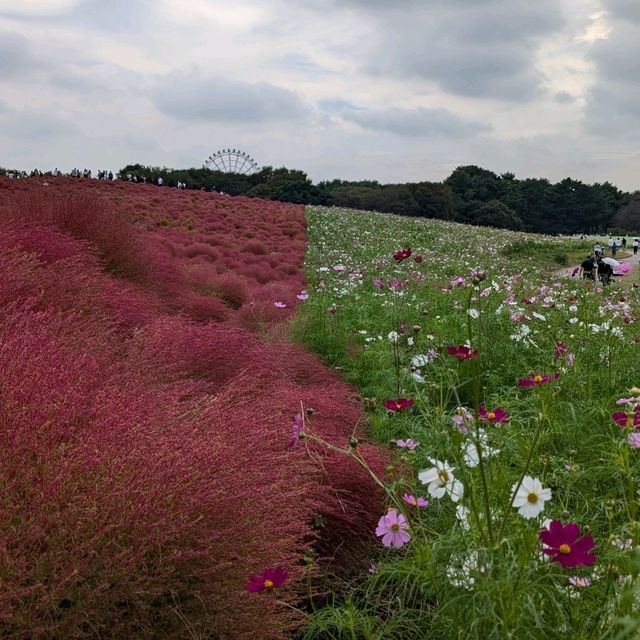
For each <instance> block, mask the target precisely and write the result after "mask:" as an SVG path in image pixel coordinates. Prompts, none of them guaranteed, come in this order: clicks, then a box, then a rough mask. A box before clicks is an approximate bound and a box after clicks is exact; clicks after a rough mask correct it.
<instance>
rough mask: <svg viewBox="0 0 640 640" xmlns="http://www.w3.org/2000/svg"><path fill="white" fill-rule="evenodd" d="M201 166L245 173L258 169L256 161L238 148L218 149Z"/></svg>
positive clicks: (225, 171) (227, 171) (254, 171)
mask: <svg viewBox="0 0 640 640" xmlns="http://www.w3.org/2000/svg"><path fill="white" fill-rule="evenodd" d="M203 166H204V168H205V169H212V170H217V171H223V172H224V173H243V174H245V175H249V174H251V173H256V172H258V171H260V167H259V166H258V163H257V162H256V161H255V160H254V159H253V158H252V157H251V156H250V155H249V154H248V153H245V152H244V151H240V149H220V151H216V152H215V153H213V154H211V155H210V156H209V157H208V158H207V160H206V162H205V163H204V165H203Z"/></svg>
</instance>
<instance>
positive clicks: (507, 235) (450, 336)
mask: <svg viewBox="0 0 640 640" xmlns="http://www.w3.org/2000/svg"><path fill="white" fill-rule="evenodd" d="M307 223H308V233H309V249H308V253H307V258H306V272H307V277H308V280H309V283H308V289H309V293H310V298H309V300H308V301H307V302H306V303H305V306H304V309H303V312H302V313H301V316H300V318H299V320H298V324H297V331H298V335H299V336H300V338H301V339H302V340H303V341H305V342H306V344H308V345H309V346H310V348H312V349H314V350H316V351H317V352H319V353H322V354H323V356H324V357H325V359H326V361H327V363H328V364H330V365H332V366H336V367H339V368H340V370H341V371H342V373H343V375H344V376H345V378H346V379H347V380H349V381H350V382H352V383H353V384H355V385H356V386H357V387H358V389H359V390H360V392H361V393H362V396H363V404H364V406H365V407H366V410H367V419H368V424H369V429H370V431H369V433H370V435H371V436H372V437H373V438H374V439H375V440H377V441H378V442H380V443H386V444H387V445H388V446H389V450H390V454H391V463H390V464H389V465H388V467H387V469H386V474H385V475H384V476H381V477H379V479H380V481H381V484H383V485H384V487H385V492H386V508H385V511H384V512H383V513H380V514H379V516H380V519H379V521H378V524H377V528H376V530H375V531H374V532H373V533H374V534H375V535H376V537H377V539H378V551H377V553H374V554H373V555H372V558H371V564H370V567H369V569H368V572H367V574H366V575H365V574H363V575H362V577H361V580H360V582H359V583H358V584H357V586H355V587H352V588H350V589H348V590H347V591H346V594H345V595H344V596H343V598H342V599H336V600H334V601H333V602H332V603H331V605H330V606H325V607H324V608H320V609H319V610H318V611H317V612H316V613H315V615H314V616H313V618H312V621H311V624H310V625H309V626H308V627H307V630H306V633H305V635H304V637H305V638H349V637H356V638H380V639H382V638H560V637H562V638H634V637H637V634H638V633H639V632H640V626H639V620H640V615H639V612H640V599H639V598H640V592H639V591H638V587H639V585H638V570H639V569H640V546H639V544H640V522H638V512H637V509H638V499H639V485H638V481H639V479H640V475H639V474H640V458H639V457H640V448H639V447H640V431H638V429H639V428H640V388H638V387H640V377H639V375H638V343H639V342H640V326H639V325H638V321H639V320H640V311H639V307H638V302H639V300H638V293H637V289H636V287H635V286H633V285H634V283H637V280H638V274H637V273H635V272H634V271H633V270H632V271H631V272H630V273H628V274H627V275H625V276H624V278H620V279H618V281H617V282H616V283H615V284H614V285H612V286H610V287H607V288H606V289H605V290H604V291H603V290H602V289H600V288H596V287H595V286H594V283H593V282H587V281H581V280H578V279H576V278H571V277H566V276H564V277H560V276H559V275H558V263H559V262H562V260H561V258H560V257H558V256H562V255H563V254H565V255H571V254H572V253H575V252H576V251H577V252H579V251H580V250H584V249H587V247H586V246H584V247H580V246H579V245H578V244H577V242H576V241H572V240H570V239H562V238H551V237H548V238H545V237H542V236H538V237H535V238H534V237H533V236H526V235H523V234H517V233H511V232H506V231H500V230H495V229H482V228H470V227H464V226H461V225H456V224H453V223H445V222H440V221H430V220H415V219H408V218H399V217H395V216H389V215H382V214H375V213H369V214H366V213H362V212H354V211H349V210H340V209H335V208H334V209H323V208H308V210H307ZM554 263H555V266H554ZM303 433H304V431H303ZM306 437H307V438H310V439H312V440H314V441H315V440H318V439H319V440H321V438H318V439H316V438H315V436H314V434H313V426H311V427H309V434H308V435H307V436H306ZM345 447H346V453H347V455H348V456H349V455H350V456H353V457H355V456H354V448H355V451H357V443H351V445H349V444H347V443H345ZM358 458H359V463H360V464H365V465H366V460H360V458H362V459H365V458H366V456H361V457H360V456H359V457H358Z"/></svg>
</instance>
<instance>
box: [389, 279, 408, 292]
mask: <svg viewBox="0 0 640 640" xmlns="http://www.w3.org/2000/svg"><path fill="white" fill-rule="evenodd" d="M387 284H388V285H389V286H390V287H391V288H392V289H395V290H396V291H400V290H401V289H404V285H403V284H402V282H400V280H398V279H396V278H393V279H391V280H389V282H387Z"/></svg>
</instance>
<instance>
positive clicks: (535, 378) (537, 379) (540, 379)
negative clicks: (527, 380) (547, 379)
mask: <svg viewBox="0 0 640 640" xmlns="http://www.w3.org/2000/svg"><path fill="white" fill-rule="evenodd" d="M533 381H534V382H542V376H541V375H537V376H534V378H533Z"/></svg>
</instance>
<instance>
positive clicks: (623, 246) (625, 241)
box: [622, 236, 627, 251]
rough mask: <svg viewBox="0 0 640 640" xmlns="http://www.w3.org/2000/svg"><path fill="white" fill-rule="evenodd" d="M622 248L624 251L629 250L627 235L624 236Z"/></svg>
mask: <svg viewBox="0 0 640 640" xmlns="http://www.w3.org/2000/svg"><path fill="white" fill-rule="evenodd" d="M622 250H623V251H626V250H627V237H626V236H625V237H624V238H622Z"/></svg>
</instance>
